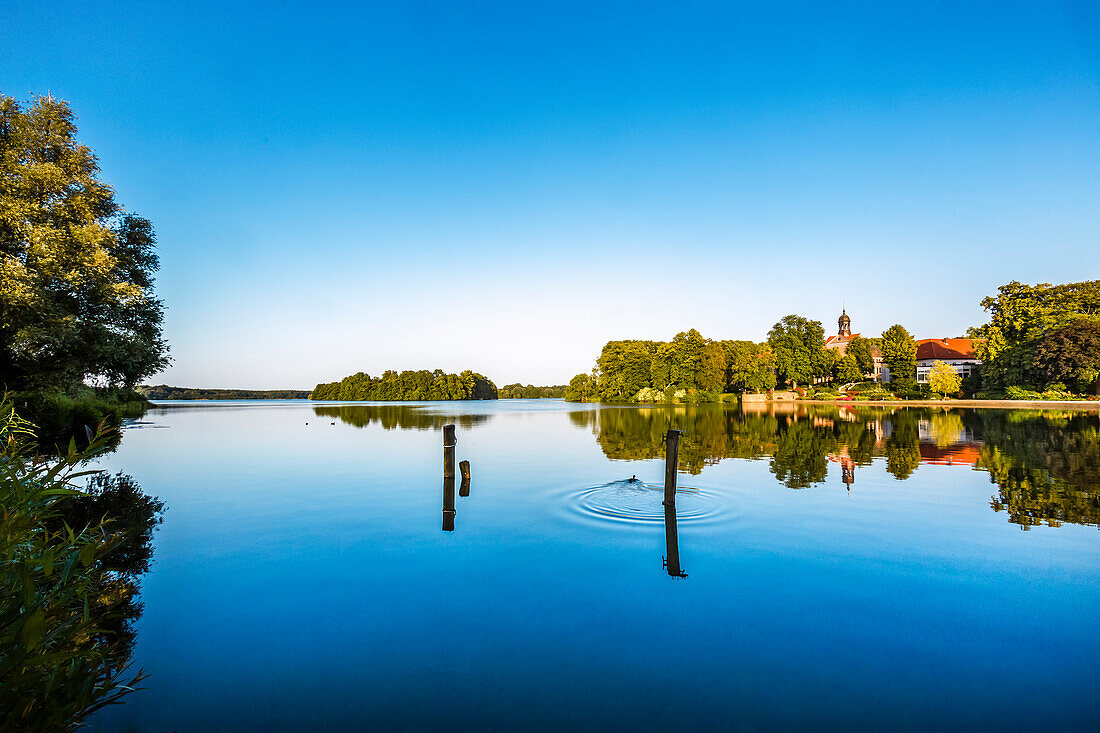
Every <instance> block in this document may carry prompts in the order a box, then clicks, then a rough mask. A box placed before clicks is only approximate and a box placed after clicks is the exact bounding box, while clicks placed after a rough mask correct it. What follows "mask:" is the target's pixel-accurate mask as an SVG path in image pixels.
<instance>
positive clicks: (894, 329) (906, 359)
mask: <svg viewBox="0 0 1100 733" xmlns="http://www.w3.org/2000/svg"><path fill="white" fill-rule="evenodd" d="M881 348H882V362H883V363H884V364H885V365H886V366H887V367H888V368H889V369H890V379H891V380H901V379H913V378H914V377H915V376H916V373H917V342H916V341H914V340H913V337H912V336H910V335H909V332H908V331H907V330H905V328H904V327H903V326H901V325H899V324H895V325H893V326H890V328H888V329H886V330H885V331H883V332H882V347H881Z"/></svg>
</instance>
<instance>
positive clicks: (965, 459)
mask: <svg viewBox="0 0 1100 733" xmlns="http://www.w3.org/2000/svg"><path fill="white" fill-rule="evenodd" d="M978 445H979V444H977V443H956V444H955V445H950V446H948V447H946V448H940V447H939V446H937V445H936V444H935V443H921V444H920V462H921V463H934V464H937V465H940V466H973V465H974V464H975V463H977V462H978V457H979V453H978Z"/></svg>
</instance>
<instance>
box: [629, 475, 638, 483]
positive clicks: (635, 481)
mask: <svg viewBox="0 0 1100 733" xmlns="http://www.w3.org/2000/svg"><path fill="white" fill-rule="evenodd" d="M630 483H632V484H636V483H638V477H637V476H631V477H630Z"/></svg>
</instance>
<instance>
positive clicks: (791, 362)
mask: <svg viewBox="0 0 1100 733" xmlns="http://www.w3.org/2000/svg"><path fill="white" fill-rule="evenodd" d="M768 345H769V346H770V347H771V350H772V352H773V353H774V354H775V365H776V372H777V373H778V376H779V378H780V379H782V380H783V381H784V382H787V383H789V384H793V385H798V384H807V383H809V382H811V381H813V379H814V378H815V377H824V376H827V375H828V373H829V371H830V369H831V367H832V363H831V361H832V360H831V357H830V355H829V354H828V353H826V349H825V330H824V329H823V328H822V327H821V321H811V320H809V319H807V318H803V317H802V316H795V315H790V316H785V317H784V318H783V319H782V320H781V321H779V323H776V324H775V325H774V326H772V329H771V330H770V331H768Z"/></svg>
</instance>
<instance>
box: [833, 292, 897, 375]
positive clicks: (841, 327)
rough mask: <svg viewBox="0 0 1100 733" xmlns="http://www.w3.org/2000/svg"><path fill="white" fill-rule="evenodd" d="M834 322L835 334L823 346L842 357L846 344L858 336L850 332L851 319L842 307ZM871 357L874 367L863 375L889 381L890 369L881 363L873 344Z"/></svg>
mask: <svg viewBox="0 0 1100 733" xmlns="http://www.w3.org/2000/svg"><path fill="white" fill-rule="evenodd" d="M836 323H837V332H836V336H829V337H828V338H827V339H825V348H826V349H835V350H836V352H837V355H838V356H840V357H843V356H844V352H845V351H847V350H848V344H849V343H851V341H852V339H854V338H856V337H857V336H859V334H858V333H852V319H851V317H850V316H849V315H848V312H847V311H846V310H844V309H841V311H840V318H838V319H837V322H836ZM871 357H872V359H873V360H874V369H873V371H872V372H871V373H870V374H865V375H864V376H865V377H867V378H868V379H873V380H874V381H876V382H888V381H890V369H889V368H888V367H887V366H886V365H885V364H883V363H882V352H881V351H880V350H879V348H878V346H875V345H873V344H872V345H871Z"/></svg>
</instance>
